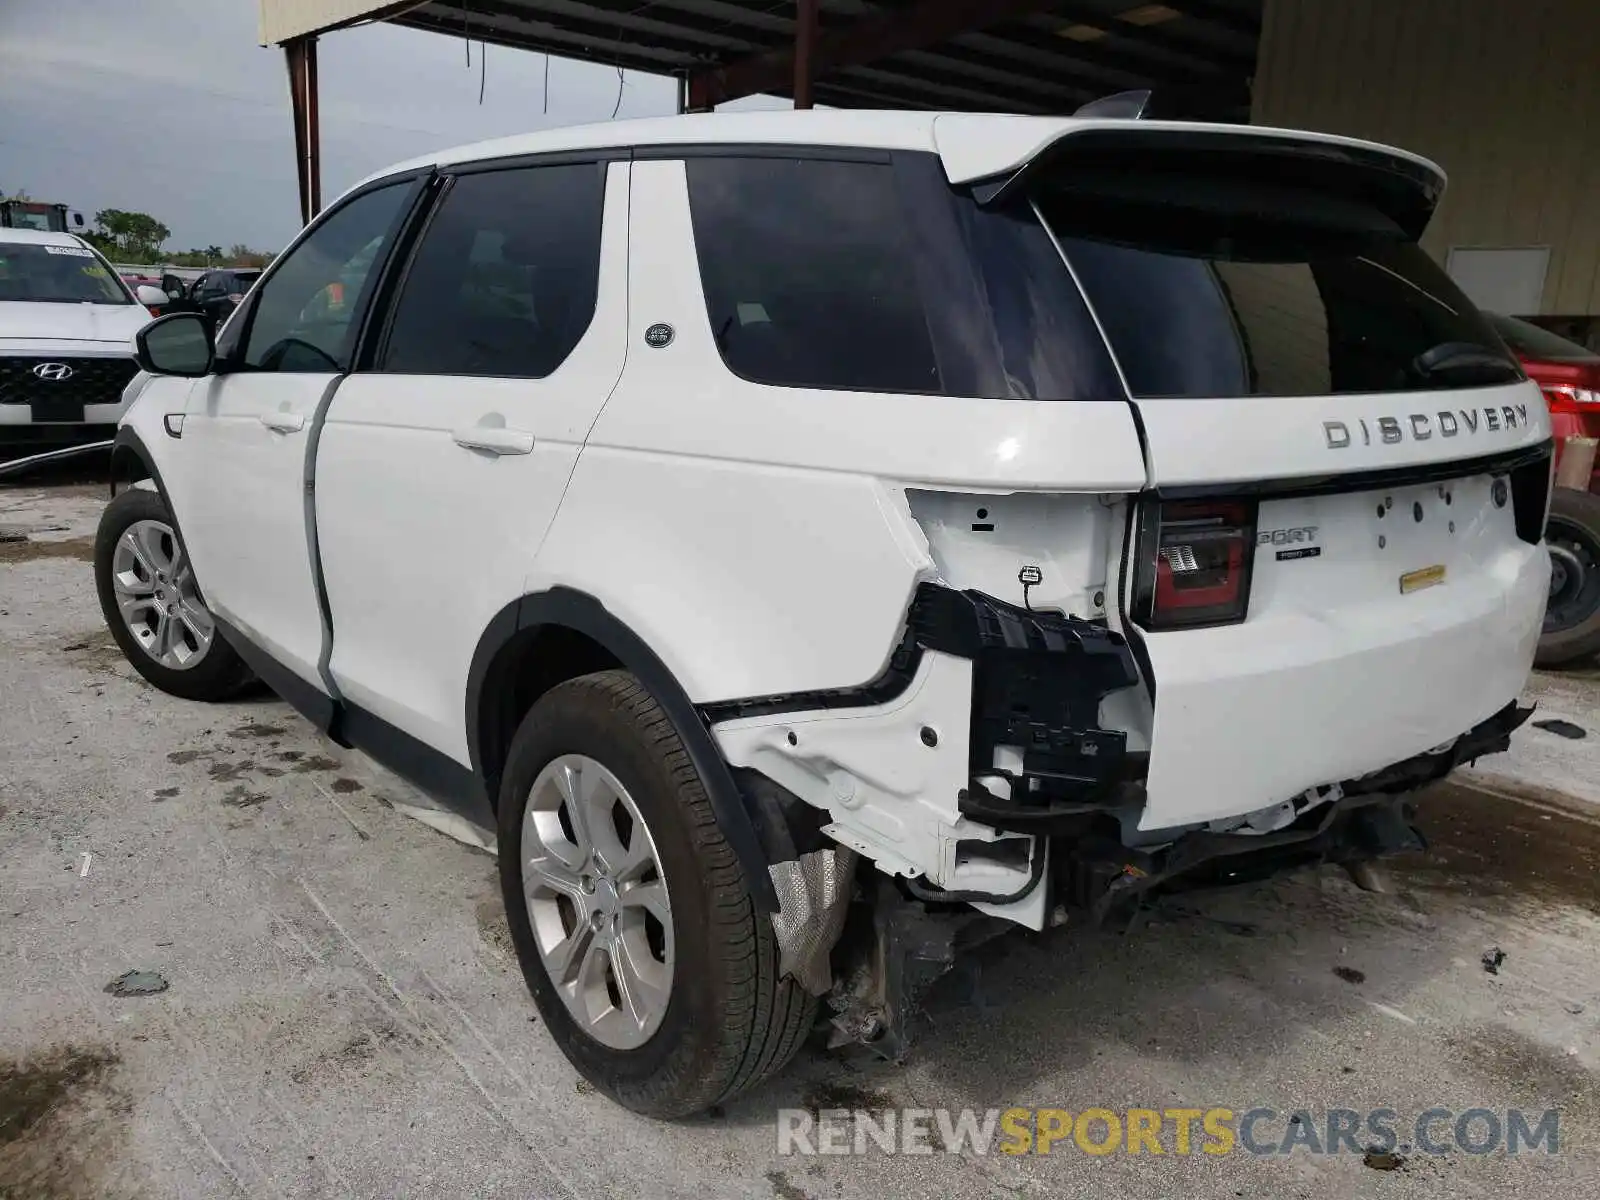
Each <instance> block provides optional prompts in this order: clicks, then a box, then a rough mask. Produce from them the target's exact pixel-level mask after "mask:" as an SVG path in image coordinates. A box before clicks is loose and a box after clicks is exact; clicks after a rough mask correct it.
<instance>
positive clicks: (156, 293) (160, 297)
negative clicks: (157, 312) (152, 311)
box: [133, 283, 168, 308]
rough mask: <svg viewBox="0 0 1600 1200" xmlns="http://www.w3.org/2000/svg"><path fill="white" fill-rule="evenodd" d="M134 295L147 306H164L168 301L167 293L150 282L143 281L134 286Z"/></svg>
mask: <svg viewBox="0 0 1600 1200" xmlns="http://www.w3.org/2000/svg"><path fill="white" fill-rule="evenodd" d="M133 297H134V299H135V300H137V301H138V302H139V303H140V304H142V305H144V306H145V307H146V308H162V307H164V306H165V305H166V304H167V303H168V301H167V294H166V293H165V292H163V291H162V290H161V289H160V288H158V287H153V286H152V285H150V284H148V283H141V284H140V285H139V286H138V287H136V288H134V289H133Z"/></svg>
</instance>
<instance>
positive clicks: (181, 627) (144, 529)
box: [94, 487, 251, 700]
mask: <svg viewBox="0 0 1600 1200" xmlns="http://www.w3.org/2000/svg"><path fill="white" fill-rule="evenodd" d="M94 582H95V590H96V591H97V592H98V593H99V595H100V611H101V612H102V613H103V614H104V616H105V619H106V627H107V628H108V629H110V630H111V636H112V637H113V638H114V639H116V643H117V645H118V646H119V647H120V648H121V650H122V653H123V654H124V655H125V656H126V657H127V659H128V662H129V663H131V664H132V665H133V669H134V670H135V671H138V672H139V674H140V675H142V676H144V677H145V679H147V680H149V681H150V682H151V683H152V684H154V685H155V686H156V687H158V688H160V689H161V690H162V691H163V692H167V693H168V694H170V695H173V696H179V697H182V698H183V699H185V700H226V699H228V698H230V697H231V696H233V695H235V694H236V693H238V691H239V690H240V689H241V688H242V687H244V686H245V685H246V684H247V683H249V682H250V679H251V675H250V670H249V668H248V667H246V666H245V664H244V662H243V661H242V660H241V659H240V658H239V656H238V655H237V654H236V653H234V650H233V647H232V646H230V645H228V643H227V642H226V641H224V640H223V638H222V635H221V634H220V633H219V632H218V631H217V627H216V623H215V621H214V620H213V619H212V616H211V612H210V610H209V609H207V608H206V606H205V599H204V597H203V596H201V594H200V589H199V586H198V584H196V582H195V578H194V571H193V569H192V568H191V567H190V565H189V559H188V554H187V553H186V551H185V550H184V547H183V542H182V540H181V539H180V538H179V536H178V533H177V522H176V521H174V520H173V519H172V514H171V513H170V512H168V511H167V506H166V504H165V503H164V502H163V501H162V499H161V497H160V495H158V494H157V493H155V492H153V491H150V490H149V489H148V488H137V487H136V488H129V489H128V490H127V491H125V492H123V493H122V494H121V495H120V496H118V497H117V498H116V499H114V500H112V501H111V503H110V504H108V505H106V507H105V510H104V511H103V512H102V513H101V514H100V527H99V529H98V530H97V532H96V533H95V539H94Z"/></svg>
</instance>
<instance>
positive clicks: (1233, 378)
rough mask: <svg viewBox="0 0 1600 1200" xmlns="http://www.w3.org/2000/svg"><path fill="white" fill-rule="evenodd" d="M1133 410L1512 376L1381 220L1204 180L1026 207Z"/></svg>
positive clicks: (1458, 297)
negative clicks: (1084, 298) (1097, 330)
mask: <svg viewBox="0 0 1600 1200" xmlns="http://www.w3.org/2000/svg"><path fill="white" fill-rule="evenodd" d="M1035 199H1036V202H1037V203H1038V205H1039V208H1040V212H1041V213H1042V215H1043V216H1044V218H1045V221H1046V223H1047V224H1048V225H1049V226H1050V228H1051V229H1052V230H1053V231H1054V233H1055V234H1056V237H1057V238H1058V239H1059V241H1060V243H1061V246H1062V249H1063V251H1064V253H1065V254H1066V257H1067V260H1068V261H1069V262H1070V263H1071V265H1072V268H1073V270H1074V272H1075V273H1076V274H1077V276H1078V279H1079V281H1080V282H1081V284H1082V285H1083V288H1084V291H1085V292H1086V293H1087V295H1088V297H1089V300H1090V302H1091V303H1092V304H1093V305H1094V308H1095V312H1096V314H1097V315H1098V317H1099V319H1100V322H1101V324H1102V326H1103V327H1104V329H1105V332H1106V336H1107V338H1108V340H1109V341H1110V343H1111V346H1112V349H1113V350H1114V351H1115V353H1116V355H1117V358H1118V360H1119V362H1120V364H1121V366H1122V370H1123V374H1124V375H1125V377H1126V378H1127V381H1128V387H1129V390H1130V391H1131V392H1132V393H1133V394H1134V395H1135V396H1136V397H1152V398H1153V397H1194V398H1199V397H1229V396H1324V395H1337V394H1346V393H1364V392H1407V391H1422V390H1427V389H1432V388H1441V387H1466V386H1474V385H1482V384H1489V383H1502V382H1506V381H1509V380H1515V379H1517V378H1520V377H1521V376H1520V371H1519V369H1518V368H1517V366H1516V364H1515V361H1514V360H1513V359H1511V358H1510V357H1509V356H1507V354H1506V352H1505V350H1504V348H1503V347H1502V345H1501V342H1500V340H1499V338H1498V337H1497V336H1496V335H1495V333H1494V332H1493V330H1492V329H1490V328H1489V326H1488V324H1487V322H1486V321H1485V319H1484V317H1483V315H1482V314H1481V313H1479V312H1478V310H1477V309H1476V308H1475V307H1474V306H1473V305H1472V303H1471V301H1469V300H1468V299H1467V298H1466V297H1465V296H1464V295H1463V294H1462V293H1461V291H1460V289H1459V288H1457V287H1456V285H1455V284H1454V283H1452V282H1451V281H1450V279H1449V277H1448V276H1446V275H1445V273H1444V272H1443V271H1442V270H1441V269H1440V268H1439V267H1438V265H1437V264H1435V263H1434V262H1433V260H1432V259H1430V258H1429V257H1428V256H1427V254H1426V253H1425V252H1424V251H1423V250H1422V249H1421V247H1420V246H1418V245H1417V244H1416V243H1415V242H1413V241H1411V240H1410V239H1409V238H1408V237H1406V235H1405V234H1404V233H1402V231H1401V230H1400V229H1399V227H1398V226H1396V225H1395V224H1394V223H1393V222H1391V221H1390V220H1389V219H1388V218H1387V217H1385V216H1383V215H1382V214H1381V213H1379V212H1378V211H1377V210H1376V209H1372V208H1368V207H1367V206H1365V205H1364V204H1362V203H1360V202H1358V201H1353V200H1346V199H1340V198H1336V197H1332V196H1326V195H1320V194H1315V193H1311V192H1300V191H1297V190H1296V189H1293V188H1283V187H1279V188H1275V189H1272V190H1271V192H1270V194H1269V193H1268V192H1265V191H1263V190H1261V189H1260V188H1259V187H1256V186H1255V185H1247V184H1243V183H1237V184H1235V183H1230V182H1229V181H1226V180H1207V179H1203V178H1197V179H1184V180H1170V181H1167V185H1166V186H1164V187H1161V188H1153V187H1142V186H1140V187H1135V186H1132V185H1131V184H1129V183H1127V182H1125V181H1124V180H1120V179H1119V180H1106V181H1103V182H1102V181H1096V180H1094V179H1088V180H1085V179H1081V178H1074V179H1073V180H1072V181H1071V183H1070V185H1061V186H1056V187H1051V186H1048V185H1047V186H1045V187H1044V188H1042V189H1041V190H1040V191H1039V192H1038V193H1037V194H1036V196H1035Z"/></svg>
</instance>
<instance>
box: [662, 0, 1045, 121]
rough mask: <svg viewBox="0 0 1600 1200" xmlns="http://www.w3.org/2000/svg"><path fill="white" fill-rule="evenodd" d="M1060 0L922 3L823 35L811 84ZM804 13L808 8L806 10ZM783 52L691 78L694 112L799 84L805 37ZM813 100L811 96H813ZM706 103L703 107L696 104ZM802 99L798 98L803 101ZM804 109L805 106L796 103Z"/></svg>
mask: <svg viewBox="0 0 1600 1200" xmlns="http://www.w3.org/2000/svg"><path fill="white" fill-rule="evenodd" d="M1053 2H1054V0H921V2H920V3H918V4H915V5H912V6H911V7H910V8H905V9H901V10H899V11H897V12H892V13H883V14H882V15H880V16H874V17H866V18H863V19H862V20H859V21H854V22H852V23H851V24H849V25H847V26H844V27H842V28H839V29H828V30H821V31H818V32H817V34H816V38H815V43H814V44H813V45H812V46H810V47H809V50H810V54H809V59H810V61H809V63H808V64H807V66H808V81H809V79H816V78H818V77H820V76H822V75H824V74H826V73H827V72H829V71H836V70H839V69H841V68H843V67H859V66H864V65H865V64H867V63H870V62H876V61H877V60H878V59H882V58H888V57H890V56H891V55H894V54H901V53H904V52H905V51H907V50H923V49H926V48H927V47H929V46H934V45H937V44H938V43H940V42H944V41H948V40H949V39H951V38H953V37H956V36H957V35H959V34H962V33H968V32H970V31H972V30H976V29H984V28H987V27H989V26H991V25H999V24H1002V23H1003V22H1006V21H1015V20H1018V19H1020V18H1022V17H1026V16H1031V15H1032V14H1034V13H1036V12H1040V11H1043V10H1045V9H1048V8H1050V7H1052V4H1053ZM802 11H803V8H802ZM796 33H797V37H796V44H795V45H793V46H790V47H788V48H786V49H782V50H773V51H769V52H767V53H765V54H757V55H753V56H751V57H749V58H745V59H740V60H739V61H738V62H732V63H728V64H726V65H725V66H721V67H711V68H708V69H706V70H704V71H700V72H697V73H696V74H694V75H691V76H690V77H689V96H690V103H689V106H690V108H701V107H707V108H708V107H710V106H711V105H713V104H721V103H723V102H725V101H728V100H737V99H738V98H739V97H740V96H754V95H756V94H758V93H761V92H780V91H783V90H784V89H785V88H793V87H795V86H796V84H797V82H798V79H799V74H798V70H797V68H798V66H799V58H800V49H801V47H800V44H799V43H800V37H799V36H798V35H799V34H801V33H803V30H802V29H801V28H800V27H799V25H797V28H796ZM808 99H809V97H808ZM696 100H700V101H702V102H703V103H701V104H696V103H695V101H696ZM797 100H798V97H797ZM796 107H800V105H798V104H797V105H796Z"/></svg>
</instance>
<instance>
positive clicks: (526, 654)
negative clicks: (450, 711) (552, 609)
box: [477, 625, 623, 805]
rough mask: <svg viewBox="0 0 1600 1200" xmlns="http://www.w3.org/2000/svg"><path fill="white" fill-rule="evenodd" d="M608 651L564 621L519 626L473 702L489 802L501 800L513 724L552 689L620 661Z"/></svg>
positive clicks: (514, 726) (517, 723) (606, 668)
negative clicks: (476, 699) (520, 627)
mask: <svg viewBox="0 0 1600 1200" xmlns="http://www.w3.org/2000/svg"><path fill="white" fill-rule="evenodd" d="M622 665H623V664H622V662H621V660H620V659H618V658H617V656H616V655H614V654H612V653H611V651H609V650H607V649H606V648H605V647H604V646H602V645H601V644H600V643H599V642H597V641H595V640H594V639H593V638H591V637H589V636H588V635H587V634H583V633H579V632H578V631H577V630H576V629H569V628H567V627H566V626H564V625H535V626H533V627H532V628H529V629H524V630H521V631H519V632H518V633H517V634H516V635H515V636H514V637H512V638H511V639H510V640H509V641H507V642H506V644H505V645H504V646H502V647H501V648H500V650H499V652H498V653H497V654H496V655H495V657H494V660H493V661H492V662H491V663H490V664H489V669H488V672H487V673H486V674H485V676H484V682H483V690H482V693H481V694H480V697H479V701H478V714H477V715H478V743H479V744H478V753H479V756H480V758H479V761H480V763H481V770H482V773H483V779H484V782H485V784H486V785H487V789H488V792H489V803H490V804H491V805H497V804H498V803H499V799H500V772H501V770H502V769H503V768H504V766H505V761H506V754H507V753H508V751H509V750H510V747H511V739H512V737H514V736H515V735H516V732H517V726H518V725H520V724H521V723H522V718H523V717H525V716H527V714H528V710H529V709H530V708H532V707H533V706H534V704H536V703H537V702H538V700H539V697H541V696H543V695H544V694H545V693H546V692H548V691H549V690H550V689H551V688H553V687H555V686H556V685H557V684H561V683H565V682H566V681H567V680H569V679H576V678H578V677H579V676H580V675H588V674H591V673H593V672H595V671H608V670H611V669H613V668H615V667H620V666H622Z"/></svg>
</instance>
